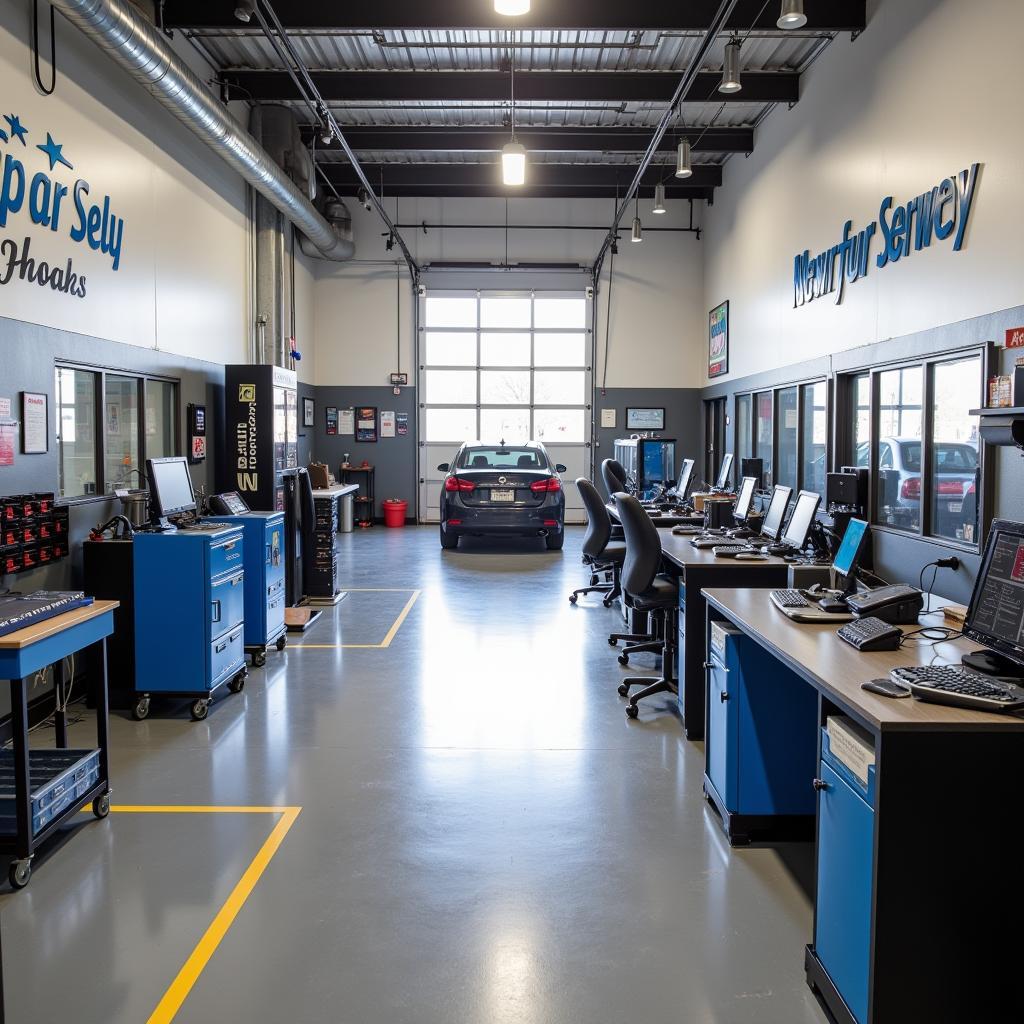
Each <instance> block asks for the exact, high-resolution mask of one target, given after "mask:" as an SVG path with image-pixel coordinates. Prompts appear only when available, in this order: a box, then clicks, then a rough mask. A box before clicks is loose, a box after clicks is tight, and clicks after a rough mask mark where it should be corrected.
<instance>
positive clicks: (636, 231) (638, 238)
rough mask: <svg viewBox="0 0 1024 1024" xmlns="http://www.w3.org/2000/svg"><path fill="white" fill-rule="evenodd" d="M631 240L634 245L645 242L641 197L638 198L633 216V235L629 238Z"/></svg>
mask: <svg viewBox="0 0 1024 1024" xmlns="http://www.w3.org/2000/svg"><path fill="white" fill-rule="evenodd" d="M629 240H630V241H631V242H633V243H637V242H642V241H643V240H644V229H643V225H642V224H641V223H640V196H639V195H637V197H636V207H635V210H634V214H633V233H632V235H630V236H629Z"/></svg>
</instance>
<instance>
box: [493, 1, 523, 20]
mask: <svg viewBox="0 0 1024 1024" xmlns="http://www.w3.org/2000/svg"><path fill="white" fill-rule="evenodd" d="M494 13H495V14H503V15H505V17H506V18H518V17H519V15H521V14H529V13H530V0H494Z"/></svg>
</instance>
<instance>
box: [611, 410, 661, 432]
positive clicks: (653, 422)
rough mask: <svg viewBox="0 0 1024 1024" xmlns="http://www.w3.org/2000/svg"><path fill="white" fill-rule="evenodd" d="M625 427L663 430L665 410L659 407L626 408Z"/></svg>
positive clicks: (628, 428) (629, 428)
mask: <svg viewBox="0 0 1024 1024" xmlns="http://www.w3.org/2000/svg"><path fill="white" fill-rule="evenodd" d="M613 411H614V410H613ZM613 426H614V424H613ZM626 429H627V430H664V429H665V410H664V409H660V408H628V409H626Z"/></svg>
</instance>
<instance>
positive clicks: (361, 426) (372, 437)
mask: <svg viewBox="0 0 1024 1024" xmlns="http://www.w3.org/2000/svg"><path fill="white" fill-rule="evenodd" d="M356 440H357V441H376V440H377V406H375V405H363V406H360V407H359V408H357V409H356Z"/></svg>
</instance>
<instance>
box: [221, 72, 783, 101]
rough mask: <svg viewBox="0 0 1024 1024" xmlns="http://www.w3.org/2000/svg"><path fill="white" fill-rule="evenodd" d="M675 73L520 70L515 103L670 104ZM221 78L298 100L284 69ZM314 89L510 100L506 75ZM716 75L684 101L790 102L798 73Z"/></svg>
mask: <svg viewBox="0 0 1024 1024" xmlns="http://www.w3.org/2000/svg"><path fill="white" fill-rule="evenodd" d="M679 74H680V73H679V72H678V71H572V72H569V71H520V72H517V73H516V102H517V103H528V102H531V101H545V100H546V101H556V102H567V101H575V102H586V101H591V102H592V101H595V100H605V101H609V102H613V103H621V102H627V103H634V102H635V103H644V102H655V103H657V102H662V103H667V102H668V101H669V100H671V99H672V95H673V93H674V92H675V88H676V86H677V85H678V84H679ZM222 77H223V78H224V79H225V80H226V81H228V82H231V83H234V84H235V85H238V86H240V87H241V89H243V90H244V93H241V96H243V97H252V98H253V99H254V100H261V101H265V102H282V101H284V100H297V99H299V98H300V97H299V94H298V90H297V89H296V88H295V83H294V82H293V81H292V80H291V78H290V77H289V76H288V73H287V72H286V71H247V70H240V69H238V70H236V69H226V70H225V71H224V72H223V73H222ZM311 77H312V79H313V81H314V82H315V83H316V87H317V89H319V91H320V94H321V95H322V96H323V98H324V100H326V101H327V102H332V101H334V102H342V101H351V100H393V101H397V100H421V101H424V100H436V101H444V100H486V101H491V102H500V101H502V100H507V99H508V97H509V78H510V76H509V74H508V73H507V72H504V71H314V72H312V73H311ZM721 79H722V75H721V73H720V72H717V71H701V72H699V73H698V74H697V75H696V77H695V79H694V83H693V85H692V86H691V88H690V91H689V92H688V93H687V95H686V97H685V98H686V100H687V101H688V102H691V103H704V102H706V101H708V100H709V98H710V99H711V100H714V101H720V100H724V101H725V102H731V103H795V102H796V101H797V100H798V99H799V98H800V76H799V75H798V74H797V73H796V72H795V71H745V72H744V73H743V88H742V89H741V90H740V91H739V92H734V93H720V92H718V83H719V82H720V81H721Z"/></svg>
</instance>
